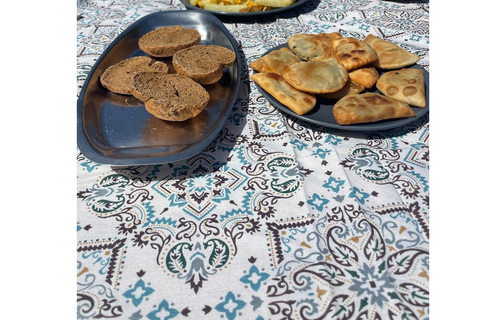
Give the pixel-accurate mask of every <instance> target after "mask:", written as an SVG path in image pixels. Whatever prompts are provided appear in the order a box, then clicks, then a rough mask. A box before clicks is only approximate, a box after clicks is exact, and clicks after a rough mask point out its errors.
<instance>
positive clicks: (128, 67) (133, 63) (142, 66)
mask: <svg viewBox="0 0 480 320" xmlns="http://www.w3.org/2000/svg"><path fill="white" fill-rule="evenodd" d="M140 71H153V72H160V73H167V72H168V66H167V65H166V64H165V63H163V62H160V61H155V60H153V59H152V58H150V57H145V56H138V57H133V58H129V59H125V60H122V61H120V62H118V63H116V64H114V65H113V66H110V67H109V68H108V69H107V70H105V71H104V72H103V73H102V75H101V76H100V83H101V84H102V86H104V87H105V88H106V89H108V90H109V91H112V92H115V93H120V94H128V95H131V94H132V79H133V76H134V75H135V74H136V73H137V72H140Z"/></svg>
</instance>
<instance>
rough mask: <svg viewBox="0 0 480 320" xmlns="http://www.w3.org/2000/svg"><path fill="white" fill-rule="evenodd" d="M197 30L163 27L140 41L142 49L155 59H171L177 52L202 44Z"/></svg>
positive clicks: (144, 36)
mask: <svg viewBox="0 0 480 320" xmlns="http://www.w3.org/2000/svg"><path fill="white" fill-rule="evenodd" d="M200 38H201V37H200V33H199V32H198V31H197V30H196V29H184V28H183V27H182V26H171V27H162V28H158V29H156V30H153V31H150V32H148V33H146V34H145V35H143V36H142V37H141V38H140V39H139V40H138V46H139V47H140V49H141V50H142V51H144V52H146V53H148V54H149V55H151V56H154V57H171V56H173V54H174V53H175V52H177V51H178V50H181V49H185V48H188V47H191V46H194V45H197V44H199V43H200Z"/></svg>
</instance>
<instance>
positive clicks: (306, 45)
mask: <svg viewBox="0 0 480 320" xmlns="http://www.w3.org/2000/svg"><path fill="white" fill-rule="evenodd" d="M341 37H342V35H341V34H340V33H337V32H333V33H330V34H328V33H320V34H307V33H299V34H295V35H293V36H291V37H290V38H289V39H288V47H289V48H290V50H292V51H293V52H294V53H295V54H296V55H297V56H299V57H300V58H302V59H303V60H313V59H320V60H323V59H330V58H333V57H334V51H333V47H332V40H333V39H339V38H341Z"/></svg>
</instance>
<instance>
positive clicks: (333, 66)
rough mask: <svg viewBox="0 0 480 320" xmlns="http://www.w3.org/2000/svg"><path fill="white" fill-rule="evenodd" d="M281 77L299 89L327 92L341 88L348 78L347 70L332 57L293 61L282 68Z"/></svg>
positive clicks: (316, 92) (311, 91)
mask: <svg viewBox="0 0 480 320" xmlns="http://www.w3.org/2000/svg"><path fill="white" fill-rule="evenodd" d="M282 78H283V79H285V81H286V82H287V83H288V84H289V85H291V86H292V87H294V88H295V89H297V90H300V91H304V92H308V93H313V94H318V93H329V92H335V91H338V90H340V89H342V88H343V86H344V85H345V84H346V83H347V80H348V72H347V70H346V69H345V67H344V66H343V65H342V64H340V63H338V61H337V60H336V59H335V58H333V59H329V60H315V61H308V62H297V63H294V64H292V65H290V66H288V67H286V68H285V70H283V73H282Z"/></svg>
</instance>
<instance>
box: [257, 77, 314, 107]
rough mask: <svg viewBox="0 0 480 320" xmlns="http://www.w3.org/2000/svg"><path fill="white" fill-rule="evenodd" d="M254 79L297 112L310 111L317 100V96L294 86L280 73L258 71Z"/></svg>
mask: <svg viewBox="0 0 480 320" xmlns="http://www.w3.org/2000/svg"><path fill="white" fill-rule="evenodd" d="M252 80H253V81H255V83H257V84H258V85H259V86H260V87H262V88H263V89H264V90H265V91H267V92H268V93H269V94H271V95H272V96H273V97H274V98H275V99H277V100H278V101H279V102H280V103H282V104H283V105H285V106H287V107H288V108H289V109H291V110H292V111H293V112H295V113H296V114H299V115H303V114H306V113H308V112H310V111H311V110H312V109H313V108H314V107H315V104H316V102H317V99H316V98H315V96H312V95H310V94H307V93H305V92H301V91H298V90H297V89H295V88H293V87H292V86H290V85H289V84H288V83H287V82H285V80H283V78H282V77H281V76H280V75H279V74H276V73H256V74H253V75H252Z"/></svg>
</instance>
